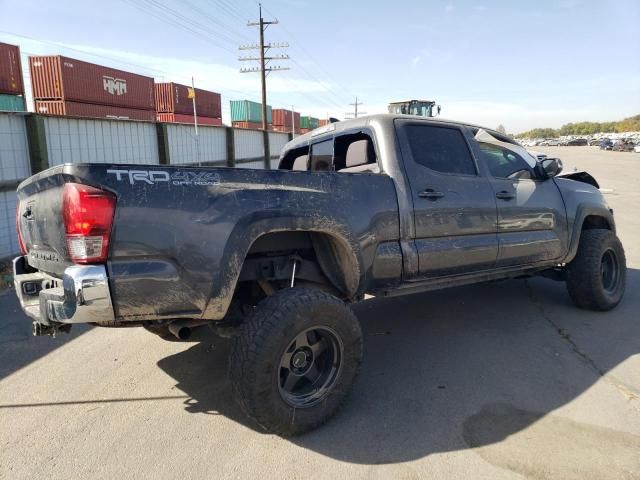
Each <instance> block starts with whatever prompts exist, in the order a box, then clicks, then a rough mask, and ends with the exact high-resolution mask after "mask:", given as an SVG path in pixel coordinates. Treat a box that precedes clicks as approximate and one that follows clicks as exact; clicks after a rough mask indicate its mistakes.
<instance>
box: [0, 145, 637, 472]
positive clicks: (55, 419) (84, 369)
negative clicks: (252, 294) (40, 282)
mask: <svg viewBox="0 0 640 480" xmlns="http://www.w3.org/2000/svg"><path fill="white" fill-rule="evenodd" d="M536 150H544V151H546V152H548V153H551V154H554V155H557V156H559V157H560V158H562V159H563V160H564V163H565V169H567V170H572V169H573V167H574V166H575V167H578V168H580V169H585V170H587V171H589V172H591V173H592V174H593V175H594V176H595V177H596V178H597V179H598V180H599V181H600V182H601V185H602V188H603V190H604V191H605V192H606V196H607V199H608V201H609V203H610V205H611V206H612V208H614V210H615V212H616V219H617V222H618V229H619V234H620V237H621V238H622V241H623V243H624V245H625V247H626V251H627V258H628V264H629V273H628V287H627V288H628V289H627V294H626V297H625V299H624V301H623V303H622V304H621V305H620V306H619V307H618V308H617V309H616V310H614V311H613V312H609V313H604V314H602V313H594V312H586V311H580V310H577V309H576V308H574V307H573V306H572V304H571V302H570V300H569V298H568V295H567V293H566V290H565V288H564V285H563V284H561V283H556V282H553V281H550V280H545V279H541V278H536V279H530V280H517V281H509V282H500V283H492V284H485V285H477V286H470V287H463V288H456V289H451V290H447V291H441V292H432V293H426V294H419V295H413V296H409V297H401V298H395V299H377V298H374V299H370V300H367V301H365V302H363V303H362V304H360V305H358V306H356V312H357V314H358V316H359V318H360V319H361V322H362V325H363V330H364V334H365V361H364V364H363V368H362V373H361V375H360V377H359V380H358V382H357V384H356V386H355V388H354V391H353V394H352V396H351V397H350V399H349V401H348V402H347V404H346V405H345V407H344V409H343V410H342V411H341V412H340V413H339V414H338V415H337V417H336V418H335V419H334V420H332V421H331V422H330V423H329V424H327V425H326V426H324V427H323V428H320V429H319V430H317V431H315V432H312V433H310V434H308V435H305V436H302V437H300V438H295V439H282V438H279V437H277V436H272V435H266V434H264V433H261V432H260V431H259V429H258V428H257V427H256V426H255V425H253V424H252V423H250V422H248V421H247V420H246V419H245V418H244V417H243V416H242V414H241V413H240V412H239V410H238V408H237V407H236V406H235V404H234V403H233V402H232V401H231V397H230V392H229V384H228V381H227V379H226V374H225V373H226V355H227V352H228V349H229V343H228V341H226V340H222V339H219V338H217V337H214V336H211V335H209V334H208V333H207V332H206V331H204V332H203V331H201V332H199V333H198V334H197V338H196V339H195V341H192V342H186V343H174V342H165V341H163V340H161V339H159V338H157V337H155V336H153V335H151V334H149V333H147V332H145V331H143V330H141V329H98V328H75V327H74V330H73V332H72V334H71V335H68V336H59V337H58V338H56V339H51V338H32V337H30V336H29V334H30V333H29V332H30V324H29V322H28V321H27V319H26V318H25V317H24V315H22V313H21V312H20V311H19V308H18V306H17V302H16V301H15V298H14V294H13V291H11V290H9V291H5V292H4V293H2V294H0V312H1V313H2V315H1V317H2V325H3V329H2V333H0V449H1V453H0V478H6V479H11V480H13V479H33V478H48V479H57V478H60V479H65V480H68V479H76V478H77V479H86V478H133V477H135V478H150V479H157V478H176V477H180V478H216V479H220V478H257V477H258V476H259V477H260V478H304V479H314V478H318V479H321V478H367V479H387V478H403V479H409V478H436V479H437V478H442V479H451V478H464V479H469V478H473V479H491V480H497V479H511V478H523V477H524V478H533V479H547V478H553V479H580V480H584V479H590V478H592V479H598V480H601V479H616V480H619V479H632V478H635V479H638V478H640V453H639V452H640V355H638V354H639V353H640V321H639V319H638V312H639V311H640V298H639V296H638V293H640V292H639V287H640V241H639V240H640V216H639V215H638V213H637V210H638V207H640V198H639V197H640V175H638V173H637V170H638V167H639V166H640V154H632V153H630V154H625V153H616V152H601V151H599V150H598V149H597V148H594V147H561V148H551V147H548V148H541V147H538V148H536Z"/></svg>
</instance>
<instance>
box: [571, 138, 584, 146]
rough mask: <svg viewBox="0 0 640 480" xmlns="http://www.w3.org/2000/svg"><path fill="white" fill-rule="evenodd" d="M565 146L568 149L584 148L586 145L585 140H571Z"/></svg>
mask: <svg viewBox="0 0 640 480" xmlns="http://www.w3.org/2000/svg"><path fill="white" fill-rule="evenodd" d="M567 145H568V146H570V147H584V146H586V145H587V139H586V138H572V139H571V140H569V141H568V142H567Z"/></svg>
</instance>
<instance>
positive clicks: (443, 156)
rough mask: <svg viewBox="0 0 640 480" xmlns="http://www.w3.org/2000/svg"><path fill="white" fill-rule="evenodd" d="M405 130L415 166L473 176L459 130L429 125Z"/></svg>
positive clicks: (407, 127) (473, 167)
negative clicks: (417, 164) (416, 164)
mask: <svg viewBox="0 0 640 480" xmlns="http://www.w3.org/2000/svg"><path fill="white" fill-rule="evenodd" d="M405 128H406V133H407V139H408V141H409V148H410V149H411V155H412V156H413V159H414V160H415V161H416V163H419V164H420V165H423V166H425V167H427V168H429V169H431V170H434V171H436V172H441V173H450V174H455V175H475V174H476V167H475V164H474V162H473V158H472V157H471V153H470V152H469V148H468V146H467V142H466V141H465V139H464V136H463V135H462V132H461V131H460V130H458V129H456V128H447V127H437V126H432V125H407V126H406V127H405Z"/></svg>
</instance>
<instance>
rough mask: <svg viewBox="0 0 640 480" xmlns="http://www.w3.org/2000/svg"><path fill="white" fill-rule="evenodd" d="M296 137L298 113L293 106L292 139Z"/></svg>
mask: <svg viewBox="0 0 640 480" xmlns="http://www.w3.org/2000/svg"><path fill="white" fill-rule="evenodd" d="M295 137H296V112H295V111H294V110H293V105H291V138H292V139H293V138H295Z"/></svg>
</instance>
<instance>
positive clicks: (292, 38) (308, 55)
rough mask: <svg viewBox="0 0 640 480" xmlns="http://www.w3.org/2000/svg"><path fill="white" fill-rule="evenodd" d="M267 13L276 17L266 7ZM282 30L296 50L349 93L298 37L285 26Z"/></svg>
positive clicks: (343, 90)
mask: <svg viewBox="0 0 640 480" xmlns="http://www.w3.org/2000/svg"><path fill="white" fill-rule="evenodd" d="M264 10H265V12H267V13H268V14H269V15H271V16H274V15H273V14H272V13H271V12H270V11H269V10H268V9H267V8H266V7H265V9H264ZM282 30H284V32H285V33H287V34H288V35H289V37H290V39H291V40H293V41H294V48H297V49H299V50H300V51H301V52H302V53H304V54H305V56H306V57H307V58H308V59H309V60H311V61H313V63H315V64H316V66H317V67H318V69H319V70H320V71H321V72H322V73H323V74H324V75H325V76H326V77H327V78H329V80H331V81H332V82H333V83H335V84H336V85H337V86H338V87H340V89H341V90H342V92H345V93H349V89H348V88H345V87H344V86H343V85H341V84H340V82H338V81H337V80H336V79H335V78H334V77H333V76H332V75H330V74H329V73H328V72H327V71H326V70H325V69H324V68H322V66H321V65H320V63H319V62H317V61H315V59H314V58H313V56H312V55H311V54H310V53H309V51H308V50H306V49H305V48H304V47H303V46H302V45H303V43H302V42H300V41H299V40H298V39H297V38H296V36H295V35H294V34H293V33H292V32H291V31H290V30H288V29H287V27H285V26H284V25H283V26H282Z"/></svg>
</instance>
